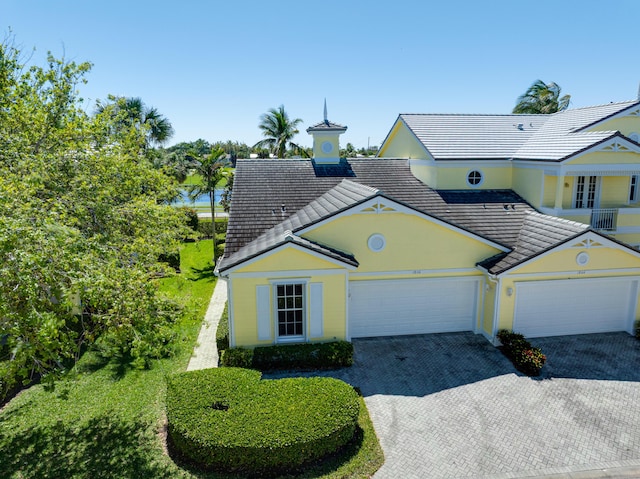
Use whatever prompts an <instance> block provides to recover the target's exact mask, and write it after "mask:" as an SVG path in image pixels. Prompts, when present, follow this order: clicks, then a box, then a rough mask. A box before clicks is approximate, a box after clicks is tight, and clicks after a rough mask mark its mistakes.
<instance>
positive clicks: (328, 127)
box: [307, 120, 347, 133]
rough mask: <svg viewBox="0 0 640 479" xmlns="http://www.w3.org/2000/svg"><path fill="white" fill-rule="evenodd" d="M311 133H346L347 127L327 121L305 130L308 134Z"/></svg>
mask: <svg viewBox="0 0 640 479" xmlns="http://www.w3.org/2000/svg"><path fill="white" fill-rule="evenodd" d="M312 131H340V132H345V131H347V127H346V126H344V125H338V124H337V123H333V122H330V121H329V120H324V121H321V122H320V123H316V124H315V125H312V126H310V127H309V128H307V132H308V133H310V132H312Z"/></svg>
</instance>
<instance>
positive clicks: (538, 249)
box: [478, 212, 590, 274]
mask: <svg viewBox="0 0 640 479" xmlns="http://www.w3.org/2000/svg"><path fill="white" fill-rule="evenodd" d="M589 229H590V226H589V225H585V224H582V223H577V222H575V221H570V220H566V219H563V218H557V217H555V216H548V215H543V214H540V213H532V212H527V213H526V215H525V218H524V222H523V224H522V228H521V229H520V233H519V234H518V239H517V241H516V244H515V246H514V248H513V251H511V252H509V253H506V254H499V255H496V256H493V257H492V258H489V259H487V260H485V261H482V262H480V263H478V264H479V265H480V266H482V267H483V268H485V269H486V270H488V271H489V272H490V273H492V274H499V273H502V272H504V271H506V270H508V269H511V268H513V267H514V266H516V265H518V264H520V263H522V262H523V261H526V260H528V259H530V258H532V257H534V256H537V255H539V254H541V253H543V252H545V251H547V250H549V249H551V248H553V247H555V246H557V245H558V244H560V243H563V242H564V241H567V240H569V239H571V238H573V237H575V236H577V235H580V234H581V233H584V232H585V231H587V230H589Z"/></svg>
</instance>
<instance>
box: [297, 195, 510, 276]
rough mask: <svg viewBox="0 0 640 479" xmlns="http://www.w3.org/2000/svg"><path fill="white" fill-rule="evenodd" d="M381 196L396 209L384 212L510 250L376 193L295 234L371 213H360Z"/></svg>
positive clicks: (373, 204) (374, 205)
mask: <svg viewBox="0 0 640 479" xmlns="http://www.w3.org/2000/svg"><path fill="white" fill-rule="evenodd" d="M381 196H382V197H383V198H385V199H386V200H387V201H386V202H385V205H386V206H390V205H392V206H393V208H394V209H395V210H396V211H393V212H388V213H385V214H394V213H404V214H407V215H412V216H416V217H418V218H421V219H423V220H425V221H429V222H432V223H435V224H437V225H439V226H443V227H444V228H447V229H448V230H450V231H454V232H457V233H460V234H461V235H463V236H466V237H467V238H471V239H474V240H476V241H479V242H481V243H483V244H486V245H489V246H492V247H493V248H496V249H497V250H500V251H502V252H505V253H506V252H507V251H510V249H509V248H506V247H505V246H502V245H501V244H498V243H494V242H493V241H491V240H489V239H486V238H483V237H481V236H479V235H477V234H475V233H471V232H470V231H466V230H464V229H462V228H459V227H457V226H454V225H452V224H450V223H447V222H445V221H442V220H440V219H438V218H436V217H434V216H431V215H428V214H426V213H422V212H420V211H417V210H414V209H413V208H409V207H407V206H405V205H402V204H400V203H397V202H396V201H394V200H392V199H391V198H388V197H386V196H384V195H376V196H375V197H374V198H370V199H369V200H366V201H363V202H361V203H357V204H355V205H353V206H351V207H349V208H347V209H346V210H344V211H342V212H340V213H338V214H335V215H331V216H329V217H327V218H325V219H323V220H321V221H318V222H317V223H314V224H312V225H310V226H307V227H305V228H302V229H300V230H297V231H296V233H295V234H296V235H297V236H302V235H304V234H305V233H308V232H310V231H313V230H315V229H316V228H320V227H321V226H324V225H326V224H328V223H331V222H332V221H335V220H337V219H339V218H344V217H347V216H352V215H355V214H373V213H366V212H364V213H362V210H364V209H367V208H374V209H375V208H376V205H377V204H378V202H379V199H380V197H381ZM351 269H355V268H354V267H351Z"/></svg>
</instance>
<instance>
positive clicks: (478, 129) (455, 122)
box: [399, 100, 640, 161]
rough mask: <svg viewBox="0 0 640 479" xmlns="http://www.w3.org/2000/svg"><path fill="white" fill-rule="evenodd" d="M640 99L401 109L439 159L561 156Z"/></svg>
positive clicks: (602, 134) (600, 135)
mask: <svg viewBox="0 0 640 479" xmlns="http://www.w3.org/2000/svg"><path fill="white" fill-rule="evenodd" d="M638 105H640V101H638V100H633V101H625V102H619V103H609V104H606V105H597V106H591V107H585V108H576V109H571V110H564V111H561V112H558V113H554V114H551V115H514V114H511V115H441V114H401V115H400V117H399V118H400V119H401V120H402V121H403V122H404V123H405V124H406V125H407V126H408V127H409V128H410V129H411V130H412V131H413V133H414V134H415V135H416V137H417V138H418V140H419V141H420V142H422V144H423V145H424V147H425V148H426V149H427V150H428V151H429V152H430V153H431V155H432V156H433V158H435V159H436V160H459V159H510V158H519V159H534V160H551V161H559V160H562V159H564V158H566V157H568V156H571V155H572V154H574V153H576V152H579V151H582V150H584V149H585V148H588V147H589V146H591V145H594V144H597V143H599V142H601V141H603V140H606V139H607V138H610V137H611V136H612V135H613V134H614V133H615V132H613V131H609V132H606V131H594V132H586V131H584V130H585V129H586V128H589V127H591V126H593V125H594V124H596V123H598V122H600V121H603V120H605V119H607V118H609V117H611V116H613V115H616V114H618V113H620V112H622V111H624V110H626V109H629V108H632V107H634V106H638Z"/></svg>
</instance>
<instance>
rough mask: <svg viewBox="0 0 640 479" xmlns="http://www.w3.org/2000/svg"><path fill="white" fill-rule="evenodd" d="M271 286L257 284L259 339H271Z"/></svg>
mask: <svg viewBox="0 0 640 479" xmlns="http://www.w3.org/2000/svg"><path fill="white" fill-rule="evenodd" d="M270 298H271V287H270V286H265V285H263V286H256V309H257V312H256V317H257V318H258V339H271V301H270Z"/></svg>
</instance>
